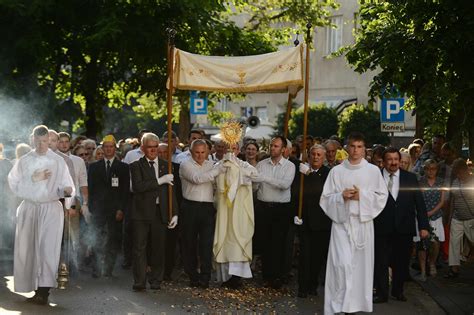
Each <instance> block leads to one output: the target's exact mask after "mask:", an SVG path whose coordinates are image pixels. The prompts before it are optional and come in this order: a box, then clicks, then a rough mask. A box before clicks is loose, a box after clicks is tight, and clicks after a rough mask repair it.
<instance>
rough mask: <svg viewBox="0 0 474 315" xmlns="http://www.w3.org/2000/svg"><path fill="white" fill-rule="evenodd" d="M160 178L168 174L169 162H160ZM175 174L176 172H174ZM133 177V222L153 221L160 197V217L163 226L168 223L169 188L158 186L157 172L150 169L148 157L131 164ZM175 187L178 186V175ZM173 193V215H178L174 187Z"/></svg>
mask: <svg viewBox="0 0 474 315" xmlns="http://www.w3.org/2000/svg"><path fill="white" fill-rule="evenodd" d="M158 170H159V175H158V176H159V177H161V176H163V175H165V174H168V162H167V161H165V160H161V159H159V160H158ZM173 173H175V172H173ZM130 174H131V177H132V189H133V207H132V211H131V218H132V220H152V219H153V218H154V217H155V215H156V198H157V197H159V208H160V216H161V221H162V223H163V224H166V223H168V221H169V219H170V218H168V207H169V205H168V200H169V198H168V186H169V185H158V181H157V179H156V176H155V172H154V171H153V169H152V168H151V167H150V164H149V163H148V160H147V159H146V157H142V158H141V159H139V160H138V161H135V162H133V163H131V164H130ZM174 179H175V180H174V185H176V184H178V185H179V183H177V181H176V175H175V176H174ZM172 188H173V193H172V198H173V199H172V200H173V202H172V214H173V215H177V214H178V203H177V201H176V195H175V189H174V186H172Z"/></svg>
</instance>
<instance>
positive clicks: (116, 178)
mask: <svg viewBox="0 0 474 315" xmlns="http://www.w3.org/2000/svg"><path fill="white" fill-rule="evenodd" d="M118 186H119V179H118V177H115V176H113V177H112V187H118Z"/></svg>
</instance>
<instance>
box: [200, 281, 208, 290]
mask: <svg viewBox="0 0 474 315" xmlns="http://www.w3.org/2000/svg"><path fill="white" fill-rule="evenodd" d="M199 287H200V288H202V289H208V288H209V281H199Z"/></svg>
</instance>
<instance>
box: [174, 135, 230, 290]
mask: <svg viewBox="0 0 474 315" xmlns="http://www.w3.org/2000/svg"><path fill="white" fill-rule="evenodd" d="M190 152H191V154H192V155H191V157H192V158H190V159H187V160H186V161H184V162H183V163H182V164H181V166H180V169H179V176H180V178H181V184H182V189H183V201H182V203H181V209H180V210H181V212H180V226H181V229H180V231H181V233H182V234H181V240H182V243H181V244H182V247H183V248H182V249H183V250H182V254H183V264H184V271H185V272H186V273H187V274H188V276H189V278H190V286H191V287H198V286H200V287H202V288H208V287H209V280H210V278H211V269H212V246H213V239H214V228H215V220H216V209H215V208H214V204H213V202H214V187H213V184H214V181H215V178H216V177H217V175H219V174H220V173H221V172H224V167H223V166H222V165H221V164H218V165H214V163H213V162H211V161H209V160H208V155H209V148H208V145H207V143H206V142H205V141H204V140H201V139H197V140H194V141H193V142H192V143H191V147H190ZM198 243H199V244H198ZM198 246H199V247H198ZM198 248H199V261H200V263H201V264H200V272H199V273H198V271H197V261H198V257H197V253H198Z"/></svg>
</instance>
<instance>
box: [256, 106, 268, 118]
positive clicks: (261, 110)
mask: <svg viewBox="0 0 474 315" xmlns="http://www.w3.org/2000/svg"><path fill="white" fill-rule="evenodd" d="M255 115H256V116H257V117H258V118H260V121H268V112H267V108H266V107H255Z"/></svg>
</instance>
